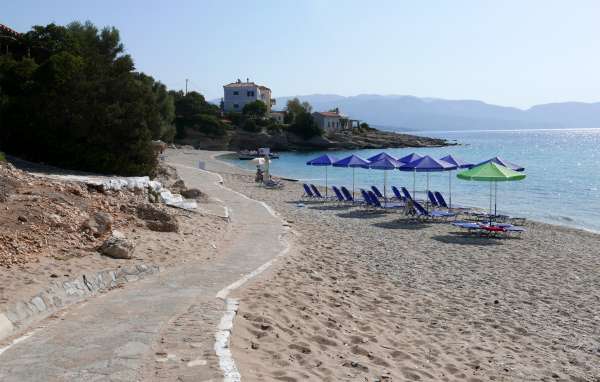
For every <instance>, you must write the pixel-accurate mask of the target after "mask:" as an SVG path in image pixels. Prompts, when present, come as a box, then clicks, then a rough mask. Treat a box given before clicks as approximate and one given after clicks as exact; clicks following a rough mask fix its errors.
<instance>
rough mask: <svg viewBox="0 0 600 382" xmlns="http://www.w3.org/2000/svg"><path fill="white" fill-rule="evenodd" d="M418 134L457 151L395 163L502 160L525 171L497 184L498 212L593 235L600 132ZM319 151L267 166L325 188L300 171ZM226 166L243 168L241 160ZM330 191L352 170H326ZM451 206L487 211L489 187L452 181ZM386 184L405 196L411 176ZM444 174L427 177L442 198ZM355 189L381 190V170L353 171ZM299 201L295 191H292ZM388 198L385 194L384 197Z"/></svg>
mask: <svg viewBox="0 0 600 382" xmlns="http://www.w3.org/2000/svg"><path fill="white" fill-rule="evenodd" d="M418 134H422V135H427V136H433V137H440V138H445V139H448V140H456V141H457V142H458V143H460V144H461V145H460V146H454V147H442V148H419V149H387V150H385V151H386V152H388V153H390V154H391V155H394V156H396V157H401V156H404V155H407V154H409V153H411V152H417V153H419V154H421V155H431V156H433V157H435V158H440V157H442V156H445V155H447V154H455V155H457V156H460V157H462V158H463V159H465V160H467V161H472V162H475V163H477V162H479V161H482V160H485V159H488V158H490V157H493V156H497V155H498V156H501V157H503V158H505V159H507V160H509V161H512V162H514V163H517V164H520V165H522V166H524V167H525V173H526V174H527V178H526V179H525V180H523V181H520V182H505V183H498V206H497V208H498V211H499V213H500V212H502V213H506V214H510V215H512V216H522V217H527V218H531V219H534V220H538V221H544V222H548V223H553V224H560V225H567V226H572V227H577V228H584V229H588V230H592V231H600V129H585V130H583V129H582V130H519V131H474V132H473V131H471V132H464V131H461V132H459V131H455V132H453V131H447V132H419V133H418ZM379 152H381V150H355V151H338V152H333V153H332V152H330V154H333V155H335V156H337V157H339V158H342V157H344V156H346V155H348V154H350V153H354V154H357V155H360V156H362V157H364V158H367V157H369V156H372V155H374V154H377V153H379ZM320 154H323V152H310V153H282V154H281V158H280V159H278V160H273V161H272V163H271V172H272V173H273V174H275V175H278V176H284V177H290V178H294V179H299V180H302V181H307V182H312V183H315V184H321V185H324V184H325V169H324V167H312V166H306V165H305V163H306V161H307V160H309V159H312V158H314V157H316V156H318V155H320ZM231 162H233V163H235V164H237V165H239V166H241V167H244V168H248V169H254V168H255V166H254V165H253V164H252V163H250V162H247V161H239V160H231ZM327 174H328V184H329V185H332V184H333V185H346V186H351V185H352V170H351V169H346V168H335V167H328V169H327ZM452 176H453V179H452V200H453V202H454V203H456V204H462V205H469V206H475V207H482V208H488V207H489V192H490V188H489V184H488V183H485V182H469V181H463V180H459V179H458V178H456V172H454V173H453V174H452ZM387 177H388V187H389V186H390V185H396V186H405V187H406V188H408V189H409V190H411V191H412V188H413V174H412V173H404V172H401V171H388V175H387ZM448 178H449V176H448V173H431V174H430V189H432V190H439V191H441V192H442V193H443V194H444V196H445V197H446V199H447V197H448V180H449V179H448ZM426 179H427V176H426V174H423V173H421V174H417V175H416V188H417V191H419V190H425V189H426V188H427V186H426V182H427V180H426ZM356 184H357V187H365V186H370V185H372V184H375V185H377V186H380V187H381V186H382V184H383V171H379V170H364V169H357V170H356ZM298 193H299V194H300V184H299V185H298ZM389 193H390V194H391V191H389Z"/></svg>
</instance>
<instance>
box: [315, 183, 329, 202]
mask: <svg viewBox="0 0 600 382" xmlns="http://www.w3.org/2000/svg"><path fill="white" fill-rule="evenodd" d="M310 189H311V190H312V192H313V194H314V195H315V198H316V199H319V200H323V201H325V200H331V199H333V198H334V197H332V196H328V197H325V196H323V195H321V192H319V189H318V188H317V186H315V185H314V184H311V185H310Z"/></svg>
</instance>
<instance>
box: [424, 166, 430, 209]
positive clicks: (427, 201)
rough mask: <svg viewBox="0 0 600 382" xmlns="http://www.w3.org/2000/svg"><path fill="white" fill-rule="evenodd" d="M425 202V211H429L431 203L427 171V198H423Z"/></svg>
mask: <svg viewBox="0 0 600 382" xmlns="http://www.w3.org/2000/svg"><path fill="white" fill-rule="evenodd" d="M425 200H427V211H429V203H431V202H430V201H429V171H427V196H426V197H425Z"/></svg>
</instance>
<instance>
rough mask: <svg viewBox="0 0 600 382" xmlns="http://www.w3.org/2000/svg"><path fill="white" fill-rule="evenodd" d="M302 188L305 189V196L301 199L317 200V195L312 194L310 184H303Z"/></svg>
mask: <svg viewBox="0 0 600 382" xmlns="http://www.w3.org/2000/svg"><path fill="white" fill-rule="evenodd" d="M302 188H304V194H302V196H301V197H300V199H316V198H317V197H316V195H315V194H314V193H313V192H312V190H311V189H310V187H309V186H308V184H306V183H304V184H302Z"/></svg>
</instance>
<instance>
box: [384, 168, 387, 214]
mask: <svg viewBox="0 0 600 382" xmlns="http://www.w3.org/2000/svg"><path fill="white" fill-rule="evenodd" d="M386 188H387V170H383V203H384V204H385V205H386V206H387V194H386V193H385V189H386Z"/></svg>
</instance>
